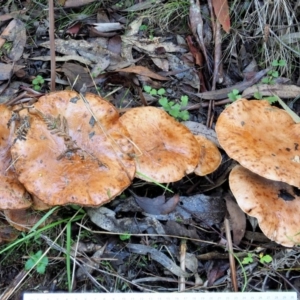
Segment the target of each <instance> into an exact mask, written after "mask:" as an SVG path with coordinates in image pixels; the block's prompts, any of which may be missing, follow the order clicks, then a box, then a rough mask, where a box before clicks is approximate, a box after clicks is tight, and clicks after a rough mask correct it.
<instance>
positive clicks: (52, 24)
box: [49, 0, 56, 92]
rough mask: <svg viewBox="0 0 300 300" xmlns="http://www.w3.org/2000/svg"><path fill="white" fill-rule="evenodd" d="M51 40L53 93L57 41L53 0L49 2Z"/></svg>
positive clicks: (53, 89) (53, 88)
mask: <svg viewBox="0 0 300 300" xmlns="http://www.w3.org/2000/svg"><path fill="white" fill-rule="evenodd" d="M49 39H50V55H51V62H50V68H51V86H50V90H51V92H54V91H55V77H56V73H55V68H56V66H55V40H54V3H53V0H50V1H49Z"/></svg>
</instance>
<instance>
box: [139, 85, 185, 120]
mask: <svg viewBox="0 0 300 300" xmlns="http://www.w3.org/2000/svg"><path fill="white" fill-rule="evenodd" d="M144 91H145V92H146V93H148V94H149V95H152V96H154V97H156V96H157V97H158V98H159V99H158V103H159V104H160V105H161V106H162V107H163V109H164V110H165V111H166V112H167V113H168V114H169V115H171V116H172V117H174V118H175V119H178V120H183V121H186V120H188V119H189V117H190V115H189V112H188V111H187V110H183V107H186V106H187V104H188V100H189V98H188V96H186V95H185V96H181V98H180V102H179V103H178V102H177V103H176V102H175V101H169V99H168V98H167V97H165V96H164V95H165V93H166V90H165V89H164V88H161V89H159V90H156V89H153V88H152V87H151V86H148V85H145V86H144Z"/></svg>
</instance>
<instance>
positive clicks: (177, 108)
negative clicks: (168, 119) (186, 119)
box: [169, 102, 181, 111]
mask: <svg viewBox="0 0 300 300" xmlns="http://www.w3.org/2000/svg"><path fill="white" fill-rule="evenodd" d="M172 103H174V102H172ZM169 104H170V105H171V102H169ZM171 108H172V109H174V110H178V111H180V110H181V105H180V104H178V103H176V104H174V105H173V104H172V107H171Z"/></svg>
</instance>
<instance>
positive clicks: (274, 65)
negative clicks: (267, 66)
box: [272, 59, 279, 67]
mask: <svg viewBox="0 0 300 300" xmlns="http://www.w3.org/2000/svg"><path fill="white" fill-rule="evenodd" d="M278 66H279V61H278V60H276V59H275V60H273V61H272V67H278Z"/></svg>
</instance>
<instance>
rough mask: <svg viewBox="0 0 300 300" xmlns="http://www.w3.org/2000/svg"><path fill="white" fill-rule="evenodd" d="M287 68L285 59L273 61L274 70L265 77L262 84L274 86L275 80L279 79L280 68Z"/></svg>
mask: <svg viewBox="0 0 300 300" xmlns="http://www.w3.org/2000/svg"><path fill="white" fill-rule="evenodd" d="M284 66H286V61H285V60H283V59H280V60H273V61H272V67H273V68H272V69H271V70H269V71H268V73H267V77H264V78H263V79H262V80H261V82H262V83H265V84H274V83H275V79H276V78H278V77H279V72H278V67H284Z"/></svg>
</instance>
